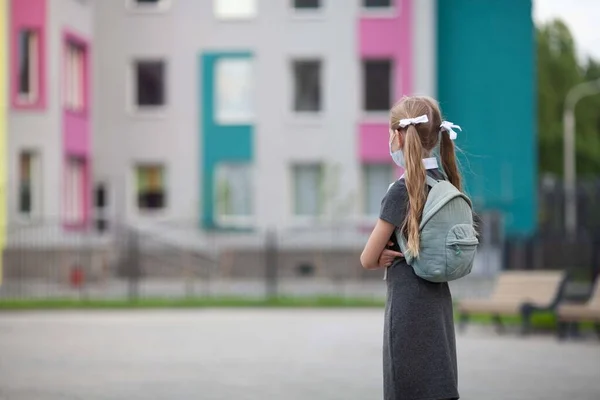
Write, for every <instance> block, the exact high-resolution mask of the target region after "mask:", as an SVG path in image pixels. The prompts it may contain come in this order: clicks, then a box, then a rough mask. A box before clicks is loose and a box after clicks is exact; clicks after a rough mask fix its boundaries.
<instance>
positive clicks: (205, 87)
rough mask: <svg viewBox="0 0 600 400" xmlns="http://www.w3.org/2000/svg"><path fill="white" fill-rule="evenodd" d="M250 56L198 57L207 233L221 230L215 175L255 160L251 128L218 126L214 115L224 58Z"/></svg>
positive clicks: (203, 217)
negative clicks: (221, 167)
mask: <svg viewBox="0 0 600 400" xmlns="http://www.w3.org/2000/svg"><path fill="white" fill-rule="evenodd" d="M251 57H252V54H251V53H249V52H210V53H203V54H200V57H199V74H200V76H201V77H202V79H199V82H200V88H199V102H198V104H199V115H200V119H201V123H200V124H199V127H200V132H199V135H200V141H199V143H201V149H200V151H201V154H202V157H201V162H200V174H199V176H200V178H201V183H200V189H201V192H200V198H201V199H202V204H201V210H200V216H201V221H200V223H201V226H202V227H203V228H205V229H213V228H218V226H216V223H215V220H214V210H215V204H214V201H215V194H214V175H215V169H216V166H217V165H218V164H219V163H223V162H250V161H251V160H252V158H253V143H254V141H253V133H254V127H253V126H252V125H219V124H218V123H217V122H216V121H215V118H214V115H215V102H214V98H215V66H216V63H217V62H218V61H219V60H220V59H223V58H251Z"/></svg>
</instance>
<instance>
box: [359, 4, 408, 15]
mask: <svg viewBox="0 0 600 400" xmlns="http://www.w3.org/2000/svg"><path fill="white" fill-rule="evenodd" d="M360 2H361V4H360V10H361V14H362V16H363V17H364V18H397V17H399V16H400V13H401V11H402V10H401V7H402V0H390V6H388V7H367V6H366V5H365V4H364V2H365V0H360Z"/></svg>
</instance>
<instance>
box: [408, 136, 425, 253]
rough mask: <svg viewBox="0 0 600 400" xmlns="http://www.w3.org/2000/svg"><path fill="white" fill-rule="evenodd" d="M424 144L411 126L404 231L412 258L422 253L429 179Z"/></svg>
mask: <svg viewBox="0 0 600 400" xmlns="http://www.w3.org/2000/svg"><path fill="white" fill-rule="evenodd" d="M422 157H423V144H422V142H421V138H420V137H419V133H418V132H417V129H416V128H415V127H414V126H413V125H409V126H408V127H407V129H406V138H405V141H404V158H405V159H406V173H405V182H406V189H407V192H408V206H409V209H408V213H407V215H406V219H405V221H404V227H403V231H404V233H405V235H406V236H407V238H408V250H409V251H410V253H411V256H413V257H418V256H419V251H420V230H419V225H420V224H421V217H422V216H423V215H422V214H423V208H424V207H425V202H426V201H427V194H426V192H425V181H426V179H427V176H426V171H425V167H424V166H423V161H422Z"/></svg>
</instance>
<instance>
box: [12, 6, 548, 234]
mask: <svg viewBox="0 0 600 400" xmlns="http://www.w3.org/2000/svg"><path fill="white" fill-rule="evenodd" d="M0 7H2V8H1V9H0V29H1V32H2V38H3V40H2V42H0V75H2V74H1V73H2V72H6V74H5V75H6V79H7V81H6V83H7V86H6V88H5V89H4V90H2V94H3V95H4V96H5V98H3V100H4V101H5V103H0V104H3V107H2V108H0V151H1V152H2V157H1V158H2V159H3V160H6V161H5V165H6V166H5V168H2V167H1V166H0V182H5V184H4V189H3V190H2V191H1V193H2V196H3V199H2V201H1V202H0V225H1V226H2V227H4V226H6V225H9V226H13V225H15V226H21V225H27V224H40V223H42V224H43V223H52V224H57V225H59V226H60V227H61V232H63V233H64V234H65V235H68V234H69V232H73V231H75V232H76V231H78V230H81V229H86V228H87V227H89V226H90V225H91V224H93V223H94V221H95V220H96V219H97V218H99V217H98V216H99V215H101V216H103V217H102V218H106V219H107V220H118V221H120V222H123V221H125V222H128V223H130V224H144V226H150V227H152V226H155V227H156V228H155V229H158V230H164V229H167V228H165V226H168V224H165V223H169V222H171V223H173V224H177V223H181V224H189V225H190V226H193V229H195V230H197V231H202V232H206V231H221V230H224V231H227V232H229V233H231V232H232V231H241V232H248V231H262V230H264V229H267V228H270V227H273V228H277V229H282V230H286V229H295V228H311V227H319V226H330V225H332V224H342V225H352V226H358V227H361V226H362V227H369V226H371V225H372V224H373V221H374V219H375V218H376V216H377V214H378V211H379V205H380V200H381V198H382V196H383V194H384V193H385V191H386V189H387V187H388V185H389V183H390V182H391V181H392V180H393V179H394V178H395V176H396V175H397V173H398V171H396V170H395V168H394V165H393V163H392V161H391V159H390V156H389V153H388V115H387V111H388V110H389V108H390V106H391V104H392V103H393V101H394V100H395V99H399V98H400V97H401V96H403V95H405V94H427V95H431V96H433V97H436V98H438V99H439V100H440V102H441V106H442V108H443V110H444V112H445V116H446V117H447V119H449V120H450V121H453V122H455V123H457V124H458V125H461V126H462V127H463V132H462V133H459V138H458V141H457V143H458V145H459V146H460V147H462V148H463V149H464V150H465V154H467V156H466V157H465V158H464V159H463V170H464V172H465V176H466V179H467V185H468V190H469V193H470V194H471V195H472V197H473V199H474V200H475V202H476V204H477V207H478V211H480V212H483V213H485V212H497V213H498V214H499V215H501V216H502V221H503V231H504V232H505V233H506V234H507V235H529V234H532V233H533V232H534V231H535V229H536V226H537V216H536V213H537V194H536V193H537V154H536V151H537V150H536V149H537V145H536V141H537V132H536V129H537V127H536V124H535V120H536V105H535V98H536V96H535V93H536V88H535V82H536V79H535V74H536V72H535V37H534V27H533V21H532V15H531V14H532V13H531V11H532V10H531V7H532V4H531V1H530V0H504V1H496V0H479V1H472V0H350V1H339V0H210V1H209V0H202V1H198V0H95V1H94V0H1V1H0ZM3 20H4V22H5V24H4V25H2V21H3ZM2 45H5V46H6V51H4V52H3V51H2ZM2 56H4V57H2ZM1 82H3V81H2V80H1V79H0V87H2V86H1ZM4 114H6V115H4ZM4 127H5V128H6V129H4ZM5 143H6V145H5ZM4 204H6V207H4ZM4 212H5V213H6V217H5V216H4ZM2 229H4V228H2ZM314 241H315V245H316V246H318V245H319V244H322V243H323V242H322V241H321V239H319V237H318V236H316V237H315V238H314ZM1 243H2V240H1V235H0V244H1ZM329 243H330V242H328V243H327V245H329Z"/></svg>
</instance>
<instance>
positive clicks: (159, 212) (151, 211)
mask: <svg viewBox="0 0 600 400" xmlns="http://www.w3.org/2000/svg"><path fill="white" fill-rule="evenodd" d="M152 167H159V168H160V170H161V177H162V187H161V189H162V195H163V199H162V207H160V208H141V207H140V206H139V196H140V189H139V186H140V181H139V178H140V172H141V171H140V169H141V168H152ZM131 179H132V185H131V188H132V196H131V198H132V207H133V210H134V211H135V214H136V215H138V216H144V217H161V216H164V215H165V214H166V212H167V210H168V208H169V184H168V168H167V165H166V163H164V162H162V161H150V160H147V161H138V162H134V163H133V168H132V178H131Z"/></svg>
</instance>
